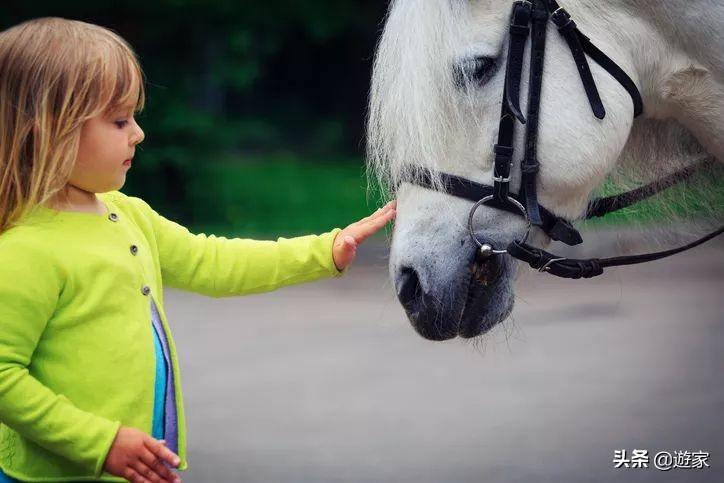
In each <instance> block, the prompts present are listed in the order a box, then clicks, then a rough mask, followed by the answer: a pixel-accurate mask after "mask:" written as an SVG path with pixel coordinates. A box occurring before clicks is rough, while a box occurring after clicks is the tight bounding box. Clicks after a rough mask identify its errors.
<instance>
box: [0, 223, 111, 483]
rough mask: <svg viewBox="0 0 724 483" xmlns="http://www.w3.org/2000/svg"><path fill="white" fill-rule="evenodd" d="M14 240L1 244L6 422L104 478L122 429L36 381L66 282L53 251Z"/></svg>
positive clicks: (0, 348)
mask: <svg viewBox="0 0 724 483" xmlns="http://www.w3.org/2000/svg"><path fill="white" fill-rule="evenodd" d="M8 238H10V237H6V239H5V240H4V242H3V243H0V267H2V269H1V270H0V421H2V423H3V424H5V425H7V426H8V427H9V428H11V429H13V430H14V431H17V432H18V433H20V434H21V435H23V436H24V437H26V438H28V439H30V440H32V441H34V442H35V443H37V444H38V445H40V446H42V447H44V448H46V449H48V450H49V451H52V452H54V453H56V454H59V455H61V456H63V457H64V458H67V459H69V460H71V461H74V462H76V463H77V464H79V465H81V466H83V467H85V468H87V469H89V470H91V471H93V472H94V474H95V475H96V477H98V476H100V475H101V473H102V470H103V462H104V461H105V457H106V453H107V452H108V449H109V448H110V446H111V443H112V442H113V440H114V438H115V435H116V432H117V431H118V428H119V426H120V423H119V422H117V421H110V420H108V419H105V418H102V417H100V416H96V415H95V414H91V413H89V412H86V411H82V410H80V409H79V408H77V407H76V406H75V405H73V403H71V402H70V401H69V400H68V399H67V398H66V397H65V396H63V395H60V394H55V393H54V392H53V391H51V390H50V389H49V388H48V387H46V386H45V385H43V384H42V383H41V382H40V381H38V380H37V379H36V378H35V377H33V376H32V375H30V373H29V370H28V368H29V366H30V363H31V358H32V355H33V352H34V351H35V348H36V346H37V345H38V342H39V341H40V338H41V336H42V334H43V332H44V330H45V326H46V324H47V322H48V321H49V320H50V318H51V316H52V314H53V312H54V311H55V308H56V305H57V302H58V298H59V294H60V293H61V290H62V281H61V280H62V279H61V276H60V273H59V269H58V267H57V266H55V265H54V263H53V262H52V261H51V260H50V257H49V255H48V254H47V253H46V252H45V250H47V249H44V248H42V247H37V248H34V247H33V246H32V245H30V244H29V243H28V242H27V241H24V240H23V241H22V242H21V241H16V240H15V239H8ZM68 350H72V348H68Z"/></svg>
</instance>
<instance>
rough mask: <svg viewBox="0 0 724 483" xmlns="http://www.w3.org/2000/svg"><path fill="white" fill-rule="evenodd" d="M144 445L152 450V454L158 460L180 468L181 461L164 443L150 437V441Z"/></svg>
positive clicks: (146, 441)
mask: <svg viewBox="0 0 724 483" xmlns="http://www.w3.org/2000/svg"><path fill="white" fill-rule="evenodd" d="M144 444H145V445H146V448H148V449H149V450H151V453H153V454H154V455H156V456H157V457H158V458H160V459H161V460H163V461H165V462H167V463H168V464H170V465H171V466H173V467H174V468H178V465H179V464H180V463H181V459H180V458H179V457H178V456H177V455H176V454H174V452H173V451H171V450H170V449H168V448H167V447H166V446H164V445H163V444H162V443H160V442H159V441H156V440H155V439H153V438H152V437H150V436H149V437H148V439H146V440H145V441H144Z"/></svg>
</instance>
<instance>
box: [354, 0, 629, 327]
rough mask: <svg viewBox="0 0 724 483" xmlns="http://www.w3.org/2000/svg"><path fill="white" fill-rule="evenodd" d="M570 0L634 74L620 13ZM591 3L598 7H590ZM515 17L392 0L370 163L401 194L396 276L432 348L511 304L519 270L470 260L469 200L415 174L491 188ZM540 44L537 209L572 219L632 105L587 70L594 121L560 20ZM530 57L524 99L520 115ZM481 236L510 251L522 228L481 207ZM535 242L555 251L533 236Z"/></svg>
mask: <svg viewBox="0 0 724 483" xmlns="http://www.w3.org/2000/svg"><path fill="white" fill-rule="evenodd" d="M567 3H568V4H570V12H571V14H572V15H573V17H574V18H575V20H576V22H577V23H578V25H579V26H580V27H581V29H582V30H583V31H584V32H586V33H587V34H588V35H589V36H591V37H592V38H594V39H595V42H596V45H597V46H598V47H599V48H600V49H601V50H603V51H605V52H606V53H607V54H608V55H609V56H610V57H613V58H615V59H616V61H617V62H618V63H619V65H620V66H621V67H622V68H623V69H624V70H626V71H627V72H629V73H633V72H634V69H633V67H632V66H631V60H630V59H631V57H630V56H629V55H628V52H627V50H626V46H625V45H624V42H623V41H622V40H621V38H620V37H617V38H614V35H616V34H615V33H612V31H611V30H610V28H611V25H614V24H616V25H618V28H619V29H623V28H624V24H625V23H626V22H627V20H626V17H625V16H623V15H621V14H620V12H619V13H616V12H613V11H610V12H609V11H606V9H605V7H603V6H600V5H599V4H598V3H594V2H585V5H586V6H584V2H567ZM589 5H591V6H592V7H590V8H595V11H589V10H587V9H588V8H589ZM511 7H512V2H511V1H509V0H470V1H463V0H452V1H448V2H438V1H428V0H396V1H394V2H393V3H392V5H391V7H390V11H389V16H388V18H387V22H386V25H385V28H384V32H383V34H382V37H381V40H380V43H379V46H378V51H377V57H376V62H375V67H374V74H373V81H372V92H371V100H370V115H369V125H368V146H369V153H368V162H369V166H370V168H371V170H372V171H373V172H374V173H376V174H377V175H379V178H380V179H381V180H382V181H383V182H385V183H388V184H389V186H391V187H392V188H393V190H394V191H395V195H396V197H397V200H398V216H397V220H396V223H395V231H394V235H393V242H392V248H391V254H390V272H391V277H392V280H393V282H394V285H395V288H396V291H397V294H398V297H399V299H400V301H401V303H402V304H403V306H404V308H405V310H406V312H407V315H408V317H409V319H410V321H411V322H412V324H413V326H414V327H415V329H416V330H417V331H418V333H420V334H421V335H422V336H424V337H426V338H428V339H434V340H443V339H449V338H452V337H455V336H458V335H459V336H462V337H473V336H476V335H479V334H481V333H484V332H486V331H488V330H489V329H490V328H492V327H493V326H495V325H496V324H498V323H499V322H501V321H502V320H504V319H505V318H506V317H507V316H508V315H509V314H510V312H511V310H512V307H513V300H514V296H513V280H514V276H515V273H516V269H517V263H515V262H514V261H513V260H512V259H511V258H509V257H502V256H498V257H491V258H489V259H488V260H487V261H485V262H477V263H476V252H477V249H478V246H477V245H476V244H475V242H474V241H473V239H472V238H471V236H470V234H469V232H468V214H469V211H470V208H471V206H472V202H470V201H467V200H463V199H459V198H455V197H451V196H449V195H448V194H445V193H444V192H441V191H435V190H431V189H426V188H423V187H420V186H418V185H416V184H414V183H410V181H412V180H414V179H413V178H414V177H415V176H419V173H418V171H419V170H417V169H412V168H414V167H417V168H419V167H424V168H427V169H428V170H430V171H432V172H440V171H442V172H446V173H450V174H453V175H457V176H461V177H464V178H467V179H469V180H474V181H477V182H479V183H484V184H487V185H491V184H492V183H493V181H492V177H493V161H494V156H495V155H494V153H493V145H494V144H495V143H496V139H497V135H498V124H499V121H500V117H501V99H502V96H503V87H504V83H505V82H504V80H505V68H506V56H507V51H508V36H509V33H508V32H509V31H508V27H509V25H510V14H511ZM566 7H568V5H566ZM613 16H616V17H615V18H614V17H613ZM546 38H547V47H546V54H545V64H544V65H545V70H544V72H545V75H544V76H543V85H542V95H541V101H540V121H539V132H538V144H537V150H538V159H539V160H540V171H539V172H538V175H537V186H538V199H539V200H540V204H541V205H543V206H545V207H547V208H548V209H549V210H551V211H553V212H554V213H555V214H556V215H558V216H561V217H565V218H576V217H578V216H580V215H581V214H582V213H583V211H584V210H585V207H586V205H587V202H588V199H589V195H590V193H591V192H592V190H593V189H594V188H595V187H597V186H598V185H599V184H600V183H601V182H602V180H603V179H604V177H605V176H606V174H607V173H608V172H609V171H610V170H611V169H612V168H613V167H614V165H615V163H616V160H617V159H618V157H619V155H620V153H621V151H622V149H623V147H624V145H625V144H626V141H627V138H628V136H629V132H630V130H631V126H632V122H633V115H632V113H633V106H632V102H631V97H630V96H629V94H628V93H627V92H626V91H625V90H624V89H623V88H622V87H621V85H620V84H619V83H618V82H617V81H616V80H614V79H613V78H612V77H611V76H609V75H608V74H607V73H606V72H605V71H604V70H603V69H601V68H600V67H599V66H598V65H596V64H594V63H593V62H590V65H591V70H592V71H593V75H594V77H595V79H596V84H597V86H598V91H599V93H600V97H601V98H602V99H603V103H604V105H605V109H606V116H605V118H604V119H602V120H599V119H597V118H596V117H594V115H593V114H592V112H591V108H590V107H589V101H588V99H587V97H586V94H585V92H584V90H583V87H582V84H581V78H580V77H579V74H578V72H577V69H576V64H575V63H574V61H573V59H572V58H571V52H570V50H569V48H568V46H567V45H566V43H565V41H564V39H563V38H561V36H560V35H559V33H558V32H557V31H556V28H555V26H553V25H552V24H549V25H548V33H547V37H546ZM529 48H530V43H528V45H527V48H526V49H529ZM527 52H528V50H526V55H525V59H526V60H525V64H524V68H523V76H522V85H521V93H520V104H521V108H522V111H523V112H524V113H525V112H526V105H527V92H528V72H529V68H528V62H529V58H528V54H527ZM524 135H525V126H522V125H521V124H519V123H518V124H517V126H516V133H515V137H514V143H513V144H514V148H515V155H514V157H513V169H512V172H511V175H512V177H511V191H513V192H516V191H517V190H518V186H519V183H520V169H519V162H520V159H521V157H522V156H523V153H524V150H525V146H524V137H525V136H524ZM411 167H412V168H411ZM435 181H436V180H435V179H433V184H434V183H435ZM437 181H438V187H440V184H439V180H437ZM473 226H474V230H475V236H476V237H477V238H478V240H480V241H482V242H486V243H489V244H490V245H491V246H493V247H496V248H505V246H507V244H508V243H509V242H511V241H512V240H513V239H515V238H520V237H521V236H522V235H523V234H524V232H525V230H526V223H525V221H524V219H523V218H522V217H519V216H515V215H514V214H511V213H509V212H506V211H501V210H498V209H496V208H493V207H490V206H487V205H483V206H481V207H480V208H479V209H477V210H476V212H475V215H474V218H473ZM531 239H532V240H534V241H535V242H536V243H539V244H544V243H546V242H547V241H548V238H547V237H546V236H545V234H543V233H541V232H540V231H538V230H534V231H533V232H532V233H531Z"/></svg>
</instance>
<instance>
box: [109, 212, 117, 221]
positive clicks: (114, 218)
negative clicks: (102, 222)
mask: <svg viewBox="0 0 724 483" xmlns="http://www.w3.org/2000/svg"><path fill="white" fill-rule="evenodd" d="M108 219H109V220H111V221H118V215H116V214H115V213H111V214H109V215H108Z"/></svg>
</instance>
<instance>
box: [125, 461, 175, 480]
mask: <svg viewBox="0 0 724 483" xmlns="http://www.w3.org/2000/svg"><path fill="white" fill-rule="evenodd" d="M132 465H133V469H134V470H135V471H136V473H138V474H139V475H141V477H143V479H144V480H146V481H152V482H154V483H157V482H159V481H162V482H164V483H165V482H167V481H168V480H166V479H165V478H161V476H159V474H158V473H156V472H155V471H153V470H152V469H151V468H149V467H148V465H147V464H145V463H144V462H143V461H140V460H138V461H136V462H134V463H132Z"/></svg>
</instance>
